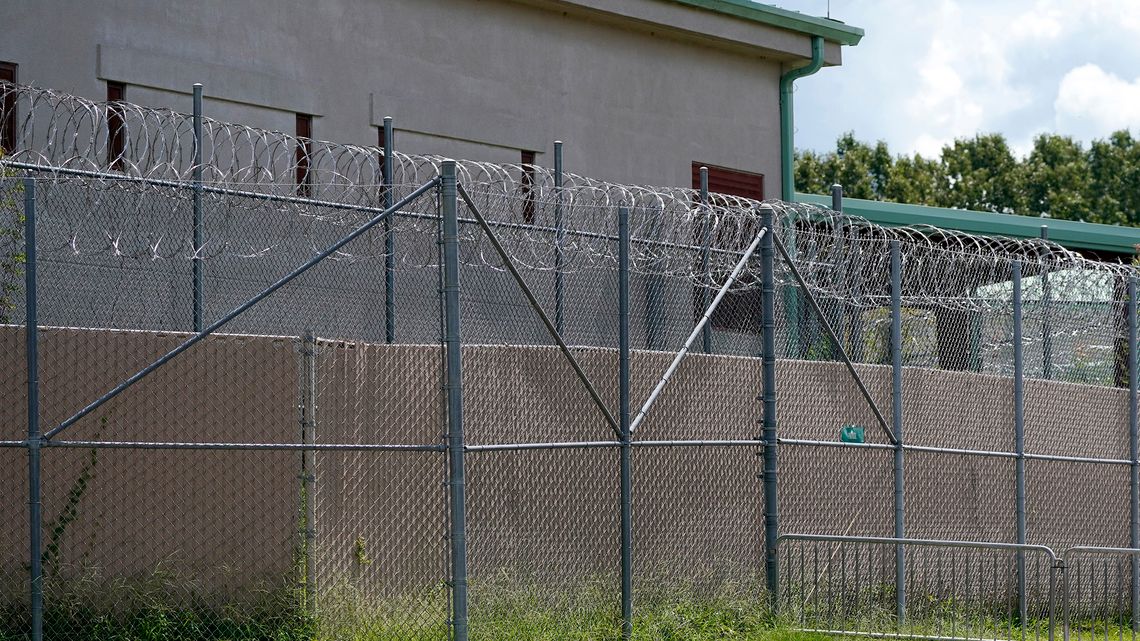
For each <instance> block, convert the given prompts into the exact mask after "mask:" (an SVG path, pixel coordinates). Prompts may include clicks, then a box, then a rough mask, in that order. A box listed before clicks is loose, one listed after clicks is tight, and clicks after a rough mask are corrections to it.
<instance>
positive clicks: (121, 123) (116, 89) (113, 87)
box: [107, 81, 127, 171]
mask: <svg viewBox="0 0 1140 641" xmlns="http://www.w3.org/2000/svg"><path fill="white" fill-rule="evenodd" d="M126 93H127V86H126V85H125V84H123V83H121V82H112V81H107V103H108V104H107V165H108V166H110V167H111V169H114V170H115V171H122V170H123V167H124V166H125V165H126V163H125V161H124V159H123V156H124V154H125V152H126V142H127V131H126V112H124V111H123V107H122V106H121V105H117V104H115V103H117V102H122V101H123V100H125V99H126Z"/></svg>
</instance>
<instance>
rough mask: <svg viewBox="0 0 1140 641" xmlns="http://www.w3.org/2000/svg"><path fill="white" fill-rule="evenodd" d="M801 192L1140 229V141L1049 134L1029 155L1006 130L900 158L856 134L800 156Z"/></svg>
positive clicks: (1123, 136)
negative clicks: (934, 154)
mask: <svg viewBox="0 0 1140 641" xmlns="http://www.w3.org/2000/svg"><path fill="white" fill-rule="evenodd" d="M795 180H796V189H797V190H799V191H802V192H805V193H810V194H822V195H826V194H828V193H830V189H831V185H832V184H835V183H838V184H841V185H843V190H844V194H845V195H846V196H848V197H851V198H865V199H869V200H884V201H891V202H902V203H912V204H917V205H932V206H936V207H955V208H959V209H973V210H978V211H992V212H1001V213H1010V214H1024V215H1031V216H1040V215H1043V214H1045V215H1048V216H1050V217H1052V218H1058V219H1064V220H1083V221H1087V222H1097V223H1105V224H1119V225H1132V226H1140V140H1138V139H1136V138H1134V137H1133V136H1132V134H1131V133H1129V132H1128V131H1127V130H1122V131H1118V132H1116V133H1114V134H1112V135H1111V136H1109V137H1108V138H1107V139H1104V140H1096V141H1094V142H1093V143H1092V145H1091V146H1089V148H1088V149H1085V148H1084V146H1083V145H1081V143H1080V142H1078V141H1075V140H1073V139H1072V138H1070V137H1068V136H1061V135H1056V134H1041V135H1039V136H1037V137H1036V138H1035V139H1034V141H1033V149H1032V150H1031V151H1030V152H1029V155H1028V156H1026V157H1025V158H1023V159H1018V158H1017V157H1016V156H1014V154H1013V152H1012V150H1011V149H1010V148H1009V145H1008V144H1007V142H1006V140H1005V138H1004V137H1003V136H1002V135H1001V134H979V135H976V136H974V137H972V138H961V139H958V140H955V141H954V142H953V143H951V144H949V145H946V146H944V147H943V148H942V152H941V154H940V156H939V158H936V159H927V158H923V157H921V156H918V155H914V156H892V155H891V153H890V151H889V150H888V148H887V145H886V143H884V142H882V141H879V142H877V143H875V144H874V145H871V144H869V143H866V142H862V141H859V140H856V139H855V137H854V134H852V133H850V132H848V133H845V134H843V135H842V136H840V137H839V139H838V140H837V141H836V150H835V151H833V152H828V153H822V154H821V153H818V152H814V151H800V152H797V153H796V165H795Z"/></svg>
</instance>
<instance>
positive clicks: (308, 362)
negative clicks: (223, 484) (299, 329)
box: [301, 330, 317, 616]
mask: <svg viewBox="0 0 1140 641" xmlns="http://www.w3.org/2000/svg"><path fill="white" fill-rule="evenodd" d="M301 367H302V373H301V376H302V381H301V386H302V387H301V442H302V443H304V444H305V445H316V443H317V338H316V336H315V335H314V334H313V332H312V330H308V331H306V332H305V334H304V336H302V337H301ZM316 480H317V452H316V450H312V449H309V450H305V451H304V452H302V453H301V492H302V494H301V498H302V500H303V501H304V506H305V527H304V529H303V530H302V531H301V536H302V537H303V539H304V546H305V548H304V549H305V585H304V588H305V607H306V609H307V610H308V613H309V615H310V616H312V615H315V614H316V611H317V566H316V547H317V524H316V520H317V493H316Z"/></svg>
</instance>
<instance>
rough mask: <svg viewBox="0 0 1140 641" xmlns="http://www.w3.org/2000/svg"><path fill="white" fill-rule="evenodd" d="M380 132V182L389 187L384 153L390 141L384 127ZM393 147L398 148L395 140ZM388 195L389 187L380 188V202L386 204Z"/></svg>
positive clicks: (378, 136)
mask: <svg viewBox="0 0 1140 641" xmlns="http://www.w3.org/2000/svg"><path fill="white" fill-rule="evenodd" d="M378 130H379V134H378V135H377V136H376V146H377V147H378V148H379V149H380V151H381V153H380V155H379V158H380V180H381V182H382V183H383V184H385V185H387V184H388V180H389V178H388V175H387V174H386V173H385V171H386V170H387V166H386V163H385V162H384V154H383V151H384V149H385V148H386V147H387V145H388V139H387V138H385V137H384V127H379V128H378ZM392 137H393V138H395V137H396V132H395V131H394V130H393V132H392ZM392 146H393V148H394V147H395V146H396V141H395V140H393V141H392ZM393 166H395V164H394V159H393ZM387 193H388V188H387V187H381V188H380V202H385V201H384V197H385V196H386V195H387Z"/></svg>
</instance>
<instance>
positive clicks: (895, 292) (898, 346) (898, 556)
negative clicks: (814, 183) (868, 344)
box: [832, 191, 906, 626]
mask: <svg viewBox="0 0 1140 641" xmlns="http://www.w3.org/2000/svg"><path fill="white" fill-rule="evenodd" d="M832 193H833V194H834V193H835V192H834V191H833V192H832ZM902 410H903V406H902V250H901V248H900V245H899V241H897V240H892V241H891V418H892V421H891V422H892V426H893V428H894V433H895V470H894V472H895V538H896V539H902V538H905V537H906V471H905V467H904V465H903V463H904V461H903V455H904V450H903V420H902ZM895 614H896V616H897V618H898V623H899V625H900V626H901V625H902V624H903V621H904V620H905V618H906V548H905V547H903V546H902V545H898V546H895Z"/></svg>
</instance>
